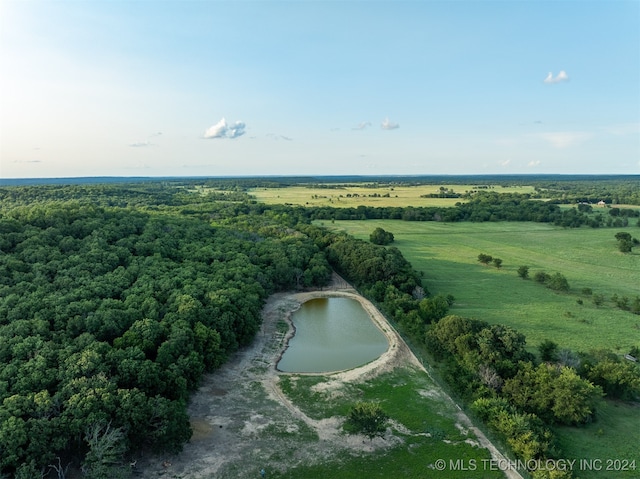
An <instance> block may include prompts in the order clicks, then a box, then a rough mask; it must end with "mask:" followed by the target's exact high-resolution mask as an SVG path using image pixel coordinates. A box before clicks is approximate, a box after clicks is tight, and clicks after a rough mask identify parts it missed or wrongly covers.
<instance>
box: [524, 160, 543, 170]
mask: <svg viewBox="0 0 640 479" xmlns="http://www.w3.org/2000/svg"><path fill="white" fill-rule="evenodd" d="M539 164H540V160H531V161H530V162H529V164H528V165H527V166H529V167H530V168H535V167H536V166H538V165H539Z"/></svg>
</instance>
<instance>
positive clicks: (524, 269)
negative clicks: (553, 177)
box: [518, 266, 529, 279]
mask: <svg viewBox="0 0 640 479" xmlns="http://www.w3.org/2000/svg"><path fill="white" fill-rule="evenodd" d="M518 276H520V277H521V278H522V279H527V278H529V267H528V266H520V267H519V268H518Z"/></svg>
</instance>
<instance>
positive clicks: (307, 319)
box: [278, 298, 389, 373]
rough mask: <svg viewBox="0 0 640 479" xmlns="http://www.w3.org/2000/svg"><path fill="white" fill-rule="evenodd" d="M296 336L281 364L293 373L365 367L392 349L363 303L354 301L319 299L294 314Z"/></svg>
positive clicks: (311, 301)
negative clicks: (364, 365) (388, 349)
mask: <svg viewBox="0 0 640 479" xmlns="http://www.w3.org/2000/svg"><path fill="white" fill-rule="evenodd" d="M292 321H293V325H294V327H295V329H296V332H295V335H294V336H293V337H292V338H291V339H290V340H289V345H288V347H287V349H286V350H285V352H284V353H283V355H282V358H281V359H280V362H279V363H278V369H279V370H280V371H284V372H289V373H323V372H331V371H342V370H344V369H352V368H355V367H358V366H362V365H363V364H366V363H368V362H370V361H373V360H374V359H376V358H378V357H379V356H380V355H381V354H382V353H384V352H385V351H386V350H387V348H388V347H389V343H388V342H387V338H386V337H385V336H384V334H383V333H382V331H380V329H378V328H377V327H376V325H375V324H374V323H373V320H372V319H371V317H370V316H369V314H367V312H366V311H365V310H364V309H363V308H362V306H361V305H360V303H359V302H358V301H356V300H354V299H350V298H317V299H312V300H310V301H307V302H305V303H303V304H302V306H301V307H300V309H298V310H297V311H296V312H294V313H293V316H292Z"/></svg>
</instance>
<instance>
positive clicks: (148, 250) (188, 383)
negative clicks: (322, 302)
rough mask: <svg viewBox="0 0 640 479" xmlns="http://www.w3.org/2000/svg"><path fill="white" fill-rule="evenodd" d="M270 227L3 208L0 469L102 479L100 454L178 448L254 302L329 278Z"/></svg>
mask: <svg viewBox="0 0 640 479" xmlns="http://www.w3.org/2000/svg"><path fill="white" fill-rule="evenodd" d="M264 223H265V225H266V221H265V222H264ZM276 230H278V228H277V227H276V228H271V229H270V230H269V231H270V234H257V233H255V232H253V231H243V230H242V229H240V228H239V227H237V226H236V227H233V228H232V227H227V226H223V225H216V226H212V225H211V224H209V223H208V222H203V221H201V220H199V219H195V218H189V217H185V216H184V215H180V214H172V213H169V212H166V211H165V212H163V213H154V212H151V211H142V210H139V209H132V208H126V209H123V208H110V207H97V206H93V205H91V204H82V203H77V202H59V201H57V200H52V201H45V202H36V203H35V204H33V205H31V206H15V207H11V206H9V205H7V203H4V204H3V211H2V217H0V248H1V251H2V254H0V338H1V339H2V341H1V342H0V402H1V404H2V407H1V408H0V466H1V467H2V471H3V472H6V473H9V474H11V475H13V474H15V475H16V477H30V478H32V477H40V473H41V470H42V468H43V467H44V466H46V465H48V464H51V463H53V462H54V459H55V458H56V456H57V457H62V462H63V463H66V462H68V461H78V463H81V464H82V467H83V468H84V470H85V472H86V473H87V474H88V475H89V477H109V476H110V474H111V473H112V472H113V471H111V472H108V470H109V468H110V467H111V466H110V456H111V455H113V454H116V453H118V454H120V455H121V454H122V453H123V452H125V451H127V450H131V449H135V448H140V447H149V448H152V449H168V450H177V449H180V447H181V445H182V444H183V443H184V442H185V441H186V440H187V439H188V438H189V437H190V435H191V431H190V427H189V422H188V417H187V415H186V401H187V399H188V395H189V392H190V391H193V390H194V388H196V387H197V385H198V383H199V380H200V378H201V376H202V374H203V373H204V372H205V371H212V370H214V369H215V368H216V367H217V366H219V365H220V364H221V363H223V362H224V361H225V360H226V359H227V357H228V356H229V354H231V353H232V352H233V351H235V350H237V349H238V348H239V347H242V346H243V345H246V344H248V343H249V342H250V341H251V340H252V339H253V336H254V334H255V333H256V331H257V330H258V329H259V327H260V312H261V308H262V306H263V302H264V299H265V298H266V297H267V296H268V295H269V294H271V293H273V292H274V291H277V290H282V289H294V288H296V287H305V286H318V285H322V284H324V283H326V281H327V280H328V278H329V276H330V267H329V265H328V263H327V261H326V260H325V258H324V255H323V254H321V253H320V252H319V249H318V247H317V246H315V244H314V243H313V242H312V241H311V240H310V239H308V238H307V237H305V236H304V235H303V234H301V233H298V232H296V231H294V230H289V229H288V228H284V227H282V228H279V230H278V231H276ZM274 231H276V232H277V233H278V234H275V232H274Z"/></svg>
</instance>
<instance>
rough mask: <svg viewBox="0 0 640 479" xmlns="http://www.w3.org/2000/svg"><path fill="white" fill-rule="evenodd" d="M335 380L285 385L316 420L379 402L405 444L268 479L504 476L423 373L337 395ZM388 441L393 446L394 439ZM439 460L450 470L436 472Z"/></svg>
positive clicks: (396, 375) (290, 380)
mask: <svg viewBox="0 0 640 479" xmlns="http://www.w3.org/2000/svg"><path fill="white" fill-rule="evenodd" d="M331 380H332V379H331V376H304V375H290V376H282V377H281V383H280V385H281V387H282V390H283V392H284V393H285V394H286V395H287V396H288V397H289V398H290V399H291V400H292V401H293V402H294V403H295V404H296V406H298V407H299V408H300V409H301V410H302V411H303V412H304V413H306V414H307V415H308V416H310V417H312V418H314V419H324V418H329V417H332V416H341V417H346V416H347V414H348V412H349V409H350V407H351V406H352V405H353V404H354V403H355V402H357V401H376V402H378V403H379V404H380V406H381V407H382V409H383V410H384V411H385V412H386V413H387V414H388V415H389V417H390V419H391V421H392V423H395V424H398V425H399V427H397V428H394V429H395V430H394V432H393V434H394V435H395V436H396V437H398V438H400V439H401V442H400V443H399V444H397V445H395V446H393V447H390V448H389V449H387V450H385V451H384V452H382V451H379V452H362V453H358V454H347V453H343V454H341V455H339V456H338V457H337V458H332V459H329V460H327V461H325V462H319V463H316V464H305V465H301V466H298V467H294V468H292V469H288V470H287V471H286V472H278V471H277V470H275V471H273V472H271V473H270V476H269V477H277V478H300V477H304V478H310V479H313V478H327V477H340V478H345V479H350V478H353V479H360V478H364V477H380V478H388V477H402V478H408V479H411V478H415V479H418V478H425V477H434V478H437V477H442V478H445V477H446V478H460V479H474V478H482V479H484V478H486V479H493V478H501V477H504V476H503V474H502V473H501V472H499V471H491V470H489V467H488V466H487V467H483V464H488V463H487V462H486V461H488V460H489V458H490V455H489V452H488V451H487V450H486V449H481V448H479V447H477V446H475V445H473V444H472V443H470V442H471V441H472V440H474V439H475V436H474V435H473V433H469V432H468V431H466V430H464V429H463V428H461V427H460V425H459V424H457V422H456V419H455V418H456V415H457V408H456V406H455V405H454V404H453V403H452V402H451V401H450V400H449V399H448V398H447V397H446V396H444V395H443V393H442V391H441V390H440V388H439V386H437V385H435V383H434V382H433V381H432V380H431V379H430V378H429V376H427V375H426V374H424V373H423V372H421V371H416V370H414V369H409V368H401V369H396V370H394V371H392V372H389V373H385V374H382V375H380V376H378V377H376V378H374V379H372V380H368V381H366V382H364V383H356V384H354V383H350V384H345V385H343V386H342V387H341V389H340V390H338V391H335V390H327V389H325V388H323V387H322V386H323V383H326V382H330V381H331ZM400 431H401V432H400ZM345 434H346V433H345ZM363 440H364V441H369V439H363ZM386 440H387V441H390V442H391V438H390V437H389V436H387V437H386ZM467 441H468V442H467ZM311 447H312V446H311ZM439 459H441V460H443V461H445V465H446V467H445V469H444V470H442V471H439V470H436V469H435V463H436V461H438V460H439ZM483 461H485V462H483ZM474 462H475V464H476V470H473V471H470V470H462V468H461V467H460V469H459V470H452V469H455V468H456V467H455V466H456V465H458V466H464V465H466V466H468V465H469V464H471V463H474ZM452 465H454V467H452Z"/></svg>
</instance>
